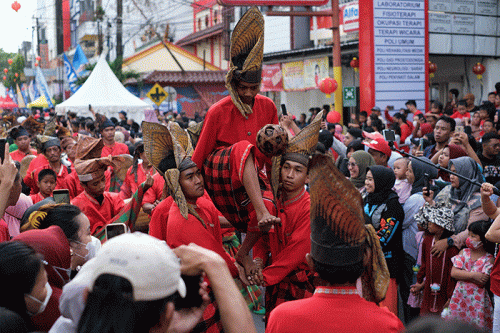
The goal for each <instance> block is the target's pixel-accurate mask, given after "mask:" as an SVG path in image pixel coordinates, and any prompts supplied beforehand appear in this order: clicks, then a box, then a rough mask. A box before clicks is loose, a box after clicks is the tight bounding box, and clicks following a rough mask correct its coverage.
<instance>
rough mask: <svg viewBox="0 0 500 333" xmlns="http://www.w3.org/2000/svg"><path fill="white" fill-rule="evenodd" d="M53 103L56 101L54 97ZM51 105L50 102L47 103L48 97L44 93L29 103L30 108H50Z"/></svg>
mask: <svg viewBox="0 0 500 333" xmlns="http://www.w3.org/2000/svg"><path fill="white" fill-rule="evenodd" d="M52 103H54V104H55V103H56V102H55V101H54V100H53V99H52ZM48 107H49V103H47V99H46V98H45V95H42V96H40V97H38V98H37V99H35V100H34V101H33V102H31V103H28V108H44V109H45V108H48Z"/></svg>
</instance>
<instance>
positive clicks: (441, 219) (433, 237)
mask: <svg viewBox="0 0 500 333" xmlns="http://www.w3.org/2000/svg"><path fill="white" fill-rule="evenodd" d="M425 190H426V188H424V191H425ZM453 216H454V215H453V210H452V209H451V206H449V205H445V204H437V205H435V206H431V205H429V203H425V204H424V206H423V207H422V208H421V209H420V210H419V212H418V213H417V215H416V216H415V219H416V220H417V222H418V223H419V224H421V225H422V226H424V227H425V226H426V228H427V232H428V234H427V235H426V236H425V238H424V241H423V244H422V256H421V259H422V265H421V266H420V270H419V272H418V274H417V283H416V284H414V285H413V286H411V289H410V291H411V292H412V294H414V295H418V294H419V292H420V291H421V290H422V289H423V291H424V293H423V299H422V304H421V306H420V315H423V314H437V315H439V314H440V313H441V311H443V308H444V306H445V304H446V303H447V302H448V300H449V299H450V297H451V295H452V293H453V290H454V289H455V281H454V280H452V278H451V269H452V267H453V264H452V262H451V258H453V257H454V256H455V255H457V254H458V249H457V248H456V247H454V246H452V247H450V248H448V249H447V250H446V251H445V253H444V254H443V255H441V256H439V257H434V256H433V255H432V253H431V248H432V246H433V245H434V243H435V242H437V241H438V240H441V239H446V238H448V237H450V236H451V235H453V232H454V230H455V227H454V225H453Z"/></svg>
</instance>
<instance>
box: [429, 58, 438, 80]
mask: <svg viewBox="0 0 500 333" xmlns="http://www.w3.org/2000/svg"><path fill="white" fill-rule="evenodd" d="M428 67H429V77H430V78H433V77H434V73H436V71H437V69H438V66H437V65H436V64H435V63H433V62H430V61H429V65H428Z"/></svg>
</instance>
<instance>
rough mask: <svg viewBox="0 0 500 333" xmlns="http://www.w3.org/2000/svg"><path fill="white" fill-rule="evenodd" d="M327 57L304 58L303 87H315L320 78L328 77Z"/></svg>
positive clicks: (317, 85)
mask: <svg viewBox="0 0 500 333" xmlns="http://www.w3.org/2000/svg"><path fill="white" fill-rule="evenodd" d="M328 73H329V64H328V57H324V58H319V59H306V60H304V88H305V89H317V88H318V87H319V83H320V82H321V80H323V79H325V78H327V77H328Z"/></svg>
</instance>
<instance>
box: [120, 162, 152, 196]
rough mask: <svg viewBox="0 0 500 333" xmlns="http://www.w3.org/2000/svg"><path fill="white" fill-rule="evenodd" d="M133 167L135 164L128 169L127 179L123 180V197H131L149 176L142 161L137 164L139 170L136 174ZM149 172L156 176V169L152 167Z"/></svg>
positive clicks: (121, 192)
mask: <svg viewBox="0 0 500 333" xmlns="http://www.w3.org/2000/svg"><path fill="white" fill-rule="evenodd" d="M132 168H133V166H131V167H130V168H129V169H128V171H127V175H126V176H125V180H124V181H123V184H122V187H121V191H120V196H121V198H122V199H128V198H130V197H131V196H132V194H134V193H135V192H136V191H137V187H138V186H139V184H142V183H144V182H145V181H146V178H147V175H146V172H145V171H144V168H143V167H142V163H141V164H139V165H137V171H136V172H135V174H133V173H132ZM149 174H150V175H151V176H154V174H155V169H154V168H151V169H150V170H149ZM136 177H137V178H136ZM148 191H149V190H148ZM146 193H147V192H146Z"/></svg>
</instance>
